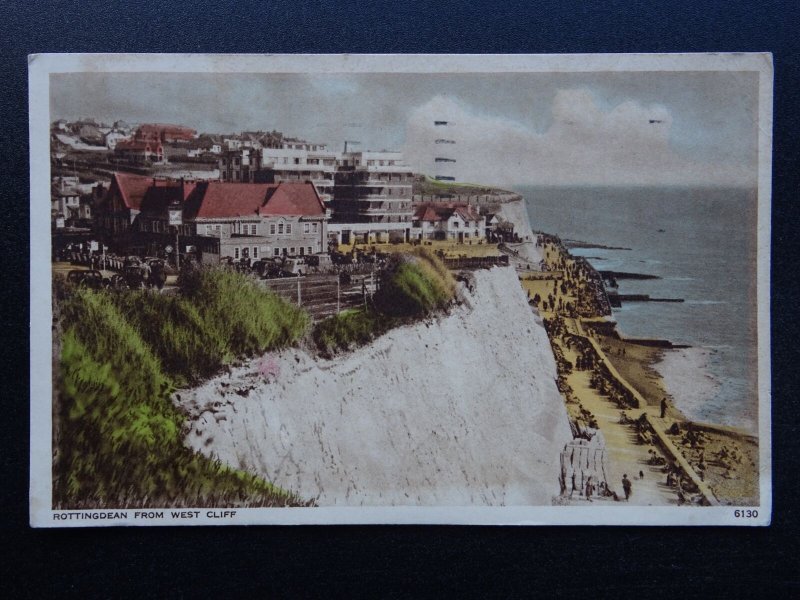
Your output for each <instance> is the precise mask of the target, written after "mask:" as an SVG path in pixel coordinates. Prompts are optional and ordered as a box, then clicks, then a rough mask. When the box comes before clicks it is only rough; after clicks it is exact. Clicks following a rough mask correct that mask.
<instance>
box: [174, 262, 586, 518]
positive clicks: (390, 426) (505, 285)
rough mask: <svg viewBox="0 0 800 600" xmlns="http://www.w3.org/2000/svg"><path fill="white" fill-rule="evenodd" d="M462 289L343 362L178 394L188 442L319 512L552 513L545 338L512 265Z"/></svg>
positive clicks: (551, 405) (282, 364)
mask: <svg viewBox="0 0 800 600" xmlns="http://www.w3.org/2000/svg"><path fill="white" fill-rule="evenodd" d="M473 287H474V292H465V294H464V299H465V302H464V304H463V305H462V306H460V307H458V308H456V309H454V310H453V311H452V312H451V314H450V315H447V316H444V317H441V318H438V319H436V320H434V321H429V322H425V323H418V324H415V325H412V326H406V327H402V328H398V329H396V330H393V331H391V332H389V333H388V334H386V335H384V336H383V337H381V338H379V339H378V340H376V341H375V342H374V343H373V344H371V345H370V346H368V347H364V348H361V349H359V350H356V351H354V352H352V353H349V354H348V355H346V356H342V357H339V358H336V359H334V360H331V361H327V360H319V359H314V358H312V357H311V356H309V355H308V354H306V353H305V352H302V351H298V350H291V351H286V352H283V353H281V354H278V355H274V356H273V357H270V358H269V361H268V362H269V368H268V369H264V367H263V365H264V364H265V363H264V361H263V360H262V361H261V362H260V363H258V362H256V361H254V363H253V364H251V365H248V366H245V367H241V368H239V369H234V370H233V371H232V373H231V374H230V376H228V375H224V376H221V377H218V378H216V379H213V380H211V381H209V382H207V383H206V384H204V385H202V386H201V387H199V388H195V389H193V390H189V391H185V390H184V391H182V392H180V394H179V396H180V398H179V399H178V398H177V395H176V399H175V401H176V403H177V404H179V405H180V406H182V407H183V408H184V409H186V410H187V411H188V412H189V414H190V419H191V430H190V431H189V433H188V435H187V437H186V443H187V444H188V445H190V446H191V447H193V448H195V449H196V450H198V451H200V452H203V453H204V454H207V455H216V456H217V457H219V458H220V459H221V460H223V461H224V462H226V463H229V464H231V465H233V466H236V467H241V468H245V469H250V470H253V471H255V472H258V473H259V474H261V475H263V476H264V477H266V478H267V479H269V480H270V481H272V482H274V483H275V484H277V485H280V486H282V487H284V488H286V489H289V490H292V491H294V492H296V493H298V494H300V495H301V496H302V497H304V498H307V499H316V501H317V503H318V504H319V505H321V506H322V505H328V506H330V505H368V506H369V505H374V506H378V505H429V506H430V505H438V506H447V505H450V506H467V505H542V504H550V503H551V500H552V498H553V497H554V496H557V495H558V493H559V483H558V477H559V473H560V465H559V455H560V452H561V450H562V449H563V447H564V445H565V444H566V443H567V442H568V441H570V440H571V439H572V436H571V434H570V428H569V424H568V421H567V415H566V410H565V408H564V405H563V401H562V400H561V397H560V396H559V393H558V390H557V389H556V386H555V377H556V368H555V363H554V360H553V356H552V353H551V350H550V346H549V342H548V340H547V335H546V333H545V331H544V328H543V327H542V324H541V321H539V320H538V318H537V317H535V315H534V314H533V313H532V311H531V310H530V308H529V307H528V305H527V301H526V298H525V294H524V292H523V291H522V289H521V287H520V285H519V282H518V280H517V277H516V273H515V272H514V270H513V269H509V268H494V269H492V270H491V271H478V272H477V273H476V274H475V282H474V286H473ZM258 364H260V365H261V371H262V373H259V372H258V371H259V368H258V366H257V365H258ZM265 370H267V371H270V372H272V373H273V375H271V376H269V379H268V380H265V375H264V374H263V372H264V371H265ZM276 373H277V374H276Z"/></svg>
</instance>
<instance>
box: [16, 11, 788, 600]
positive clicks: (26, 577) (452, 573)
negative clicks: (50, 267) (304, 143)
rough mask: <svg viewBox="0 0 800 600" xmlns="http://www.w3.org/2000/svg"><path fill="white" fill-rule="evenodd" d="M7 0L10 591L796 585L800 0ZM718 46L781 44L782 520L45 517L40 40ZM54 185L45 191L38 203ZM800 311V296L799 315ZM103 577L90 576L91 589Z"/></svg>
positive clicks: (438, 592)
mask: <svg viewBox="0 0 800 600" xmlns="http://www.w3.org/2000/svg"><path fill="white" fill-rule="evenodd" d="M571 4H572V3H568V2H566V1H564V0H561V1H557V2H554V1H547V2H533V1H527V2H483V3H480V2H477V3H467V2H438V3H427V2H416V3H412V2H400V1H394V2H368V1H363V2H340V3H333V2H319V1H318V2H308V3H303V4H301V3H299V2H264V1H262V2H244V1H241V2H222V1H219V0H218V1H216V2H209V1H206V0H201V1H196V2H169V3H160V2H154V1H153V0H145V1H144V2H141V3H135V4H134V3H133V2H119V1H106V2H96V1H91V2H75V3H70V4H66V3H62V2H52V1H51V2H39V1H31V2H10V3H9V2H6V3H4V4H3V5H2V8H0V11H2V13H0V62H2V68H3V79H2V96H1V97H2V104H0V107H1V110H2V120H0V132H2V135H1V136H0V138H1V139H2V145H3V152H2V163H1V164H0V168H1V169H2V173H3V177H0V193H1V194H2V195H1V196H0V198H1V201H0V228H1V231H2V235H0V239H2V243H3V254H2V260H1V261H0V264H1V265H2V277H3V279H2V283H0V293H2V297H3V308H4V310H3V313H4V320H3V322H2V325H3V327H2V330H3V336H2V338H3V341H4V343H3V344H0V352H1V353H2V361H3V365H4V366H5V369H6V373H5V375H6V378H4V379H3V381H4V382H5V383H4V389H3V393H2V395H0V398H2V409H1V410H0V415H2V421H1V422H0V423H2V425H1V426H2V429H3V431H4V436H3V441H4V444H3V446H4V447H3V449H2V454H0V462H1V463H2V469H3V471H2V480H1V483H2V484H1V485H0V494H1V495H2V498H3V517H4V519H3V527H4V534H3V538H2V539H3V548H4V551H5V555H6V556H5V558H4V559H3V560H2V561H0V564H1V565H2V574H1V575H0V576H1V577H2V579H0V581H2V582H3V583H2V588H4V589H6V590H9V591H10V592H11V593H12V596H11V597H15V596H41V595H43V594H47V595H48V596H50V595H58V596H62V595H80V596H84V597H85V596H94V595H100V596H117V595H119V594H121V593H123V592H124V591H126V590H127V591H128V592H131V593H135V594H136V595H138V596H140V597H153V598H156V597H164V596H168V597H173V596H178V597H181V596H184V595H188V596H196V595H202V596H211V595H224V596H227V595H232V594H237V595H240V594H245V593H249V594H258V595H259V596H261V597H273V596H280V597H292V598H293V597H307V596H319V595H332V596H338V595H347V596H370V597H375V596H380V597H396V596H406V597H408V596H414V597H416V596H422V595H424V596H442V595H448V594H447V593H448V592H450V593H452V594H453V595H458V596H461V595H480V596H483V595H490V596H501V597H510V596H529V595H531V594H533V591H534V590H535V589H538V590H540V592H544V593H546V594H547V595H548V596H550V595H559V596H562V595H563V596H572V597H585V596H588V597H595V596H597V595H613V596H618V595H620V594H622V595H642V596H643V595H646V596H653V597H658V596H674V595H675V594H676V593H681V592H678V588H681V589H683V590H684V591H683V592H682V593H686V591H689V592H695V593H697V592H700V591H705V592H708V593H710V594H711V596H712V597H716V596H719V595H723V594H725V595H728V596H730V597H741V596H752V595H755V594H760V593H762V592H764V591H765V590H767V589H777V588H780V589H782V590H783V591H784V592H794V593H795V594H797V592H798V588H800V582H799V581H798V577H799V576H798V561H797V558H796V556H797V553H798V543H797V534H798V529H797V522H798V506H797V504H798V503H797V498H798V493H799V492H800V488H799V486H798V472H799V471H800V461H798V460H797V458H796V455H797V452H798V443H797V437H798V426H797V423H798V400H797V399H798V389H797V379H796V377H795V372H796V371H797V364H798V361H797V359H798V356H797V350H796V345H797V343H796V340H798V339H800V331H798V320H797V318H796V314H797V313H796V310H795V309H796V308H797V302H796V301H795V298H797V297H798V286H797V277H796V272H797V270H796V267H795V263H796V261H797V259H798V252H797V250H798V236H797V233H796V231H797V226H798V223H799V222H800V220H799V218H798V217H799V215H798V209H797V200H798V190H800V186H799V185H798V183H800V182H799V181H798V156H799V154H798V140H799V139H800V128H798V111H800V106H799V105H798V81H800V62H798V51H799V50H800V47H798V46H799V45H798V42H797V35H798V33H797V32H798V25H800V19H799V18H798V17H800V10H799V8H798V7H800V4H799V3H798V2H796V1H795V2H777V1H760V2H738V3H735V4H732V3H730V2H719V1H716V2H709V1H693V2H687V1H684V0H680V1H672V2H638V3H632V2H622V1H619V0H610V1H605V2H594V1H593V2H579V3H575V5H574V6H573V5H571ZM677 51H688V52H707V51H711V52H717V51H720V52H721V51H771V52H773V53H774V61H775V129H774V134H775V139H774V151H773V161H774V193H773V226H772V234H773V258H772V266H773V275H772V277H773V288H772V305H773V322H774V323H776V325H773V330H772V333H773V372H774V381H773V396H774V403H773V454H774V486H775V509H774V516H773V523H774V524H773V526H772V527H771V528H769V529H758V530H751V529H721V528H720V529H710V528H702V529H678V528H670V529H667V528H650V529H642V528H534V529H529V528H467V527H325V528H312V527H295V528H286V527H284V528H264V527H259V528H222V529H212V528H205V529H201V528H197V529H190V528H185V529H160V530H159V529H155V528H153V529H148V530H143V529H114V530H67V531H33V530H29V529H28V527H27V484H28V475H27V467H28V434H27V430H28V379H27V374H28V367H27V365H28V328H27V320H28V319H27V315H28V308H27V301H28V300H27V295H28V274H27V270H28V264H27V249H28V246H29V239H28V221H27V213H28V202H29V198H28V155H27V140H28V131H27V87H26V81H27V70H26V55H27V54H28V53H33V52H247V53H261V52H353V53H355V52H436V53H445V52H477V53H485V52H498V53H518V52H533V53H559V52H570V53H574V52H677ZM41 201H44V200H41ZM793 310H795V313H794V314H792V312H790V311H793ZM89 590H93V593H89Z"/></svg>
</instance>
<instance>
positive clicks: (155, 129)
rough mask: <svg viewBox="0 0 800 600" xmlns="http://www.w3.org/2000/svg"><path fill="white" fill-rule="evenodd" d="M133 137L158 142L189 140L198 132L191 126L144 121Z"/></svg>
mask: <svg viewBox="0 0 800 600" xmlns="http://www.w3.org/2000/svg"><path fill="white" fill-rule="evenodd" d="M133 137H134V139H136V140H149V141H156V142H169V143H171V142H188V141H190V140H193V139H194V138H196V137H197V132H196V131H195V130H194V129H192V128H191V127H184V126H183V125H170V124H169V123H143V124H142V125H139V127H138V128H137V129H136V133H135V134H134V136H133Z"/></svg>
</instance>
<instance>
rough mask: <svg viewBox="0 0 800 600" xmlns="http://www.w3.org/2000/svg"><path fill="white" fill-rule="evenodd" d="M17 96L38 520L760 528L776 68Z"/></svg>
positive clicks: (64, 81) (168, 78)
mask: <svg viewBox="0 0 800 600" xmlns="http://www.w3.org/2000/svg"><path fill="white" fill-rule="evenodd" d="M29 81H30V149H31V150H30V152H31V162H30V164H31V171H30V175H31V177H30V181H31V190H30V193H31V210H30V213H31V240H32V242H31V289H30V303H31V356H30V365H31V390H30V394H31V398H30V402H31V432H30V435H31V462H30V521H31V525H32V526H34V527H93V526H121V525H126V526H151V525H255V524H263V525H269V524H365V523H387V524H473V525H484V524H503V525H555V524H572V525H631V524H638V525H751V526H752V525H768V524H769V522H770V518H771V505H772V498H771V493H772V490H771V453H770V444H771V439H770V338H769V324H770V316H769V273H770V264H769V260H770V202H771V200H770V190H771V146H772V141H771V137H772V133H771V132H772V57H771V55H769V54H662V55H635V54H632V55H625V54H621V55H160V54H151V55H144V54H118V55H95V54H91V55H89V54H87V55H82V54H40V55H32V56H31V57H30V59H29ZM48 197H49V199H50V205H49V207H50V210H49V211H48V210H47V207H48V205H47V204H46V203H45V201H46V200H47V199H48Z"/></svg>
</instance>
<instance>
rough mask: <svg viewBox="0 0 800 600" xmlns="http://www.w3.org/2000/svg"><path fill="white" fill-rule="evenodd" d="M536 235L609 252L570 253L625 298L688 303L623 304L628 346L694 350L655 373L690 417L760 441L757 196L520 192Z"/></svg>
mask: <svg viewBox="0 0 800 600" xmlns="http://www.w3.org/2000/svg"><path fill="white" fill-rule="evenodd" d="M516 191H517V192H518V193H520V194H521V195H522V196H523V197H524V198H525V200H526V204H527V209H528V214H529V216H530V222H531V227H532V228H533V230H534V231H536V230H538V231H543V232H547V233H553V234H557V235H559V236H560V237H561V238H562V239H563V240H565V241H566V240H577V241H581V242H587V243H592V244H596V245H598V246H605V247H608V248H615V249H608V248H573V249H572V250H571V252H572V253H573V254H575V255H579V256H584V257H586V258H587V260H588V261H589V262H590V263H591V264H592V265H593V266H594V267H595V268H596V269H599V270H611V271H622V272H632V273H643V274H648V275H656V276H658V277H659V279H650V280H631V279H624V280H619V281H618V283H619V293H620V294H649V295H650V297H651V298H682V299H684V302H681V303H666V302H623V306H622V307H621V308H619V309H614V314H613V316H614V319H615V320H616V321H617V324H618V330H619V331H620V333H622V334H623V335H624V336H626V337H643V338H659V339H666V340H670V341H671V342H673V343H674V344H682V345H688V346H690V347H691V348H690V349H688V350H682V351H677V350H670V351H668V352H666V353H665V356H664V358H663V360H662V362H660V363H658V364H657V365H656V369H657V370H658V371H659V372H660V373H661V375H662V376H663V377H664V380H665V384H666V386H667V390H668V391H669V393H670V394H671V395H672V397H673V401H674V402H675V404H676V405H677V407H678V408H680V409H681V410H682V411H683V412H684V414H686V415H687V417H689V418H691V419H693V420H697V421H703V422H710V423H717V424H721V425H732V426H736V427H740V428H743V429H746V430H749V431H751V432H753V433H755V432H756V431H757V422H758V398H757V371H756V365H757V354H758V350H757V334H756V315H757V309H756V220H757V191H756V190H755V189H752V190H751V189H722V188H672V187H670V188H641V187H638V188H590V187H582V188H569V187H559V188H535V187H527V188H518V189H517V190H516Z"/></svg>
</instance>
